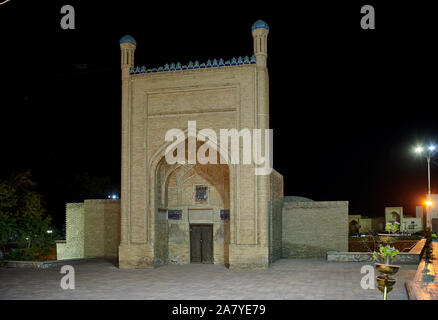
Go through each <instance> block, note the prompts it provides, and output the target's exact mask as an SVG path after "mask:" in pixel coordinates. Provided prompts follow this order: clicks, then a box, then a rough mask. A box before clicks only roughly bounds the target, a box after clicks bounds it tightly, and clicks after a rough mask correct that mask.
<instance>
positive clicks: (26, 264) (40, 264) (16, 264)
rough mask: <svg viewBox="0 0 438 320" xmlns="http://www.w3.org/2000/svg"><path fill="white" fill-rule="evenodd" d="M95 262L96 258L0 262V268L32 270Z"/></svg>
mask: <svg viewBox="0 0 438 320" xmlns="http://www.w3.org/2000/svg"><path fill="white" fill-rule="evenodd" d="M90 260H94V258H83V259H65V260H50V261H13V260H6V261H0V267H4V268H32V269H47V268H53V267H59V266H63V265H66V264H74V263H78V262H86V261H90Z"/></svg>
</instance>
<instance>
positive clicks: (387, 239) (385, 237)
mask: <svg viewBox="0 0 438 320" xmlns="http://www.w3.org/2000/svg"><path fill="white" fill-rule="evenodd" d="M378 236H379V239H380V241H382V242H384V243H391V242H394V241H397V240H398V237H399V235H398V234H393V233H388V234H386V233H379V234H378Z"/></svg>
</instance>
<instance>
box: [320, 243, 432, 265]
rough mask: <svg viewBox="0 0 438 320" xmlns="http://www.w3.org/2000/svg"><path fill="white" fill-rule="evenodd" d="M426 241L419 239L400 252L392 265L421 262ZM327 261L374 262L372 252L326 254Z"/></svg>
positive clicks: (333, 252)
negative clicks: (412, 245) (410, 246)
mask: <svg viewBox="0 0 438 320" xmlns="http://www.w3.org/2000/svg"><path fill="white" fill-rule="evenodd" d="M425 244H426V239H421V240H420V241H418V243H417V244H416V245H415V246H414V247H413V248H412V249H411V250H410V251H409V252H401V253H399V254H398V255H397V256H395V258H394V260H393V261H392V263H395V264H417V263H419V262H420V260H421V255H422V253H423V249H424V245H425ZM327 261H334V262H374V259H373V253H372V252H338V251H329V252H327Z"/></svg>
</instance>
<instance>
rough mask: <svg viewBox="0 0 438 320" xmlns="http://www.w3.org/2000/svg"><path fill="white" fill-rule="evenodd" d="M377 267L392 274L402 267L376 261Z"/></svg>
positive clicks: (387, 273) (380, 270)
mask: <svg viewBox="0 0 438 320" xmlns="http://www.w3.org/2000/svg"><path fill="white" fill-rule="evenodd" d="M375 265H376V269H377V271H379V272H380V273H383V274H385V275H389V276H392V275H394V274H396V273H397V272H398V270H399V269H400V266H394V265H390V264H384V263H376V264H375Z"/></svg>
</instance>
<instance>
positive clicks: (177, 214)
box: [167, 210, 182, 220]
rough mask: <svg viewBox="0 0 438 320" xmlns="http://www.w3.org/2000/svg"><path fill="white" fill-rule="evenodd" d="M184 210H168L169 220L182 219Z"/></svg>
mask: <svg viewBox="0 0 438 320" xmlns="http://www.w3.org/2000/svg"><path fill="white" fill-rule="evenodd" d="M181 217H182V210H167V218H168V219H169V220H181Z"/></svg>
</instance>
